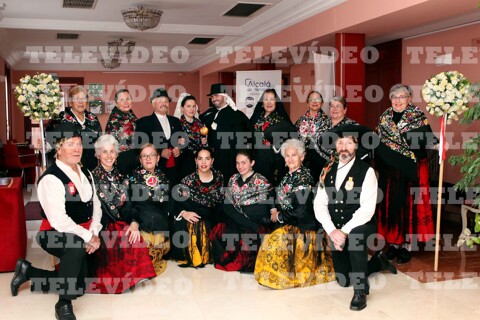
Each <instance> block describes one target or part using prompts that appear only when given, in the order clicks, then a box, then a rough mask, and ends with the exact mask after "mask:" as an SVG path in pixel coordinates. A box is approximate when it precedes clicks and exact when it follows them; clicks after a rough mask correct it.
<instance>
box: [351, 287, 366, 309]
mask: <svg viewBox="0 0 480 320" xmlns="http://www.w3.org/2000/svg"><path fill="white" fill-rule="evenodd" d="M366 307H367V295H366V293H365V291H363V290H358V289H353V298H352V301H351V302H350V310H354V311H360V310H363V309H365V308H366Z"/></svg>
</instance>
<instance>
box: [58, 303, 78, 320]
mask: <svg viewBox="0 0 480 320" xmlns="http://www.w3.org/2000/svg"><path fill="white" fill-rule="evenodd" d="M55 318H56V319H57V320H76V319H77V317H75V314H74V313H73V306H72V302H71V301H68V302H65V301H62V300H60V301H58V302H57V303H56V304H55Z"/></svg>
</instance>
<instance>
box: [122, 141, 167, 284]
mask: <svg viewBox="0 0 480 320" xmlns="http://www.w3.org/2000/svg"><path fill="white" fill-rule="evenodd" d="M139 151H140V164H141V165H140V166H139V167H138V168H137V169H135V170H134V171H133V172H132V173H131V175H130V193H129V196H130V199H129V201H128V202H127V205H126V208H125V220H126V221H129V222H130V223H134V222H136V223H138V229H139V230H140V234H141V236H142V238H143V240H144V241H145V242H146V243H147V247H148V251H149V254H150V257H151V258H152V262H153V267H154V268H155V272H156V274H157V275H160V274H161V273H163V272H164V271H165V269H166V268H167V262H166V261H165V260H164V259H162V258H163V256H164V255H165V254H167V253H168V251H169V250H170V240H169V224H168V215H169V212H168V208H169V206H168V201H167V199H168V197H167V196H168V191H169V190H168V189H169V188H168V185H169V181H168V179H167V177H166V175H165V174H164V173H163V172H162V171H161V170H160V169H159V168H158V161H159V160H160V155H159V153H158V151H157V149H155V146H154V145H153V144H151V143H145V144H143V145H142V146H141V147H140V150H139Z"/></svg>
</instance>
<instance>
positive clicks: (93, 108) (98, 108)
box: [89, 100, 103, 114]
mask: <svg viewBox="0 0 480 320" xmlns="http://www.w3.org/2000/svg"><path fill="white" fill-rule="evenodd" d="M89 106H90V112H91V113H93V114H101V113H102V109H103V108H102V107H103V101H102V100H93V101H90V103H89Z"/></svg>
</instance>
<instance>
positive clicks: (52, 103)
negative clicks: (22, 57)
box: [14, 73, 62, 168]
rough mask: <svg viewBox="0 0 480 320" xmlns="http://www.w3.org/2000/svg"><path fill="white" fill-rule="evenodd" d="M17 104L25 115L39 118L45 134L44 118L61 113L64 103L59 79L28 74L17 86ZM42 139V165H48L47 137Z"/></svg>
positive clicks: (41, 129) (41, 130) (35, 118)
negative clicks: (46, 154) (46, 155)
mask: <svg viewBox="0 0 480 320" xmlns="http://www.w3.org/2000/svg"><path fill="white" fill-rule="evenodd" d="M14 93H15V96H16V97H17V106H18V108H19V109H20V111H22V113H23V115H24V116H25V117H30V119H32V120H38V121H39V123H40V134H41V136H42V137H43V136H44V133H43V132H44V128H43V120H48V119H52V118H54V117H55V116H56V115H58V114H59V113H60V109H59V108H60V106H61V105H62V92H61V90H60V86H59V83H58V80H57V79H53V77H52V75H50V74H46V73H40V74H37V75H34V76H29V75H26V76H25V77H23V78H21V79H20V83H19V84H18V85H17V86H16V87H15V90H14ZM41 141H42V165H43V168H45V167H46V163H47V160H46V157H45V153H46V152H45V139H41Z"/></svg>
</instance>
